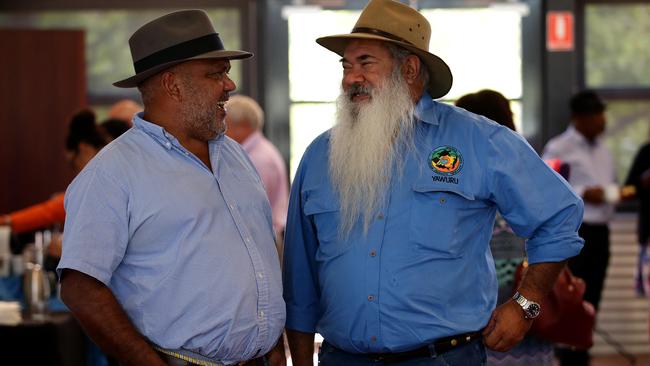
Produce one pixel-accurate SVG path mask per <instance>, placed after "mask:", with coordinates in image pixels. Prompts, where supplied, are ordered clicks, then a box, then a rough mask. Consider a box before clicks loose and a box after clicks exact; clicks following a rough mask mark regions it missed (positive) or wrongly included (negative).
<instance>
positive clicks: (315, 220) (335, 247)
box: [303, 188, 349, 260]
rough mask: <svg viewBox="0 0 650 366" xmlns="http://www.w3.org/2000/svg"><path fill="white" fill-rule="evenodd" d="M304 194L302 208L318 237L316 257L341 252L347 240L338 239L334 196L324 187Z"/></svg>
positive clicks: (328, 256)
mask: <svg viewBox="0 0 650 366" xmlns="http://www.w3.org/2000/svg"><path fill="white" fill-rule="evenodd" d="M306 196H307V198H306V199H305V205H304V209H303V210H304V213H305V216H307V217H308V218H309V219H310V221H311V222H312V224H313V225H314V230H315V231H316V237H317V238H318V252H317V253H316V259H317V260H324V259H328V258H332V257H334V256H337V255H339V254H341V253H343V252H344V251H345V248H346V242H349V240H339V232H338V227H339V219H340V212H339V206H338V204H337V202H338V201H337V200H336V198H335V196H334V195H333V194H332V193H330V191H329V190H326V189H324V188H318V189H315V190H312V191H310V192H308V194H307V195H306Z"/></svg>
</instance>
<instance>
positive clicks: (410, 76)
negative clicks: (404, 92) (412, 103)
mask: <svg viewBox="0 0 650 366" xmlns="http://www.w3.org/2000/svg"><path fill="white" fill-rule="evenodd" d="M420 67H422V61H420V58H419V57H417V56H416V55H413V54H411V55H408V56H406V59H404V62H403V63H402V76H403V77H404V80H406V82H407V83H408V84H409V85H412V84H414V83H415V82H416V81H417V80H418V75H419V74H420Z"/></svg>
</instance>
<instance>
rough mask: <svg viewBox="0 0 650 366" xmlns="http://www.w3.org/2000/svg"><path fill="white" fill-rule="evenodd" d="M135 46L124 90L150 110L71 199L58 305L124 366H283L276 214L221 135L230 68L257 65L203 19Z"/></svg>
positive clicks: (192, 15)
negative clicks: (236, 63) (252, 364)
mask: <svg viewBox="0 0 650 366" xmlns="http://www.w3.org/2000/svg"><path fill="white" fill-rule="evenodd" d="M129 45H130V47H131V55H132V57H133V60H134V68H135V70H136V74H135V75H134V76H132V77H129V78H127V79H124V80H121V81H119V82H116V83H115V84H114V85H115V86H118V87H123V88H130V87H138V90H139V91H140V93H141V95H142V100H143V102H144V106H145V110H144V112H143V113H139V114H137V115H136V116H135V117H134V127H133V128H131V129H130V130H129V131H127V132H126V133H125V134H124V135H122V136H121V137H120V138H119V139H117V140H115V141H113V142H112V143H111V144H110V145H108V146H107V147H106V148H104V149H103V150H102V151H101V152H100V153H99V154H98V155H97V156H95V158H94V159H93V160H92V161H91V162H90V163H89V164H88V165H87V166H86V167H85V168H84V170H83V171H82V172H81V173H80V174H79V175H78V176H77V177H76V178H75V180H74V181H73V182H72V184H71V185H70V187H69V188H68V190H67V192H66V211H67V214H68V215H67V217H66V225H65V232H64V236H63V239H64V242H63V255H62V257H61V262H60V263H59V267H58V271H59V273H60V275H61V276H60V277H61V297H62V299H63V301H64V302H65V304H66V305H68V307H69V308H70V310H71V311H72V312H73V313H74V315H75V316H76V317H77V319H78V320H79V322H80V323H81V325H82V327H83V328H84V330H85V331H86V332H87V334H88V335H89V336H90V337H91V338H92V339H93V340H94V341H95V343H97V344H98V345H99V346H100V347H101V348H102V349H103V350H104V351H105V352H106V353H107V354H109V355H112V356H114V357H115V358H117V359H118V361H119V362H120V364H121V365H147V366H162V365H166V364H167V363H170V364H173V365H195V364H197V365H198V364H200V365H221V364H225V365H233V364H237V363H239V362H241V361H247V360H256V362H257V361H258V360H259V359H260V358H262V357H265V358H266V360H265V361H264V362H268V363H270V364H271V365H284V364H285V358H284V352H283V350H282V342H278V339H279V338H280V336H281V334H282V330H283V325H284V319H285V309H284V302H283V301H282V289H281V275H280V266H279V262H278V256H277V252H276V249H275V246H274V243H273V226H272V223H271V209H270V207H269V204H268V199H267V198H266V194H265V192H264V189H263V187H262V185H261V181H260V178H259V176H258V175H257V173H256V171H255V168H254V167H253V165H252V164H251V163H250V161H249V159H248V157H247V156H246V152H245V151H244V150H243V149H242V148H241V147H240V146H239V145H238V144H237V143H235V142H234V141H232V140H231V139H229V138H227V137H225V136H224V130H225V123H224V118H225V114H226V111H225V109H224V105H225V103H226V101H227V100H228V96H229V94H230V92H232V91H233V90H235V87H236V86H235V84H234V82H233V81H232V80H231V79H230V77H229V76H228V72H229V70H230V60H234V59H244V58H249V57H251V56H252V54H250V53H249V52H245V51H236V50H225V49H224V48H223V43H222V42H221V40H220V39H219V36H218V34H217V33H216V31H215V30H214V28H213V26H212V22H211V20H210V19H209V18H208V15H207V14H206V13H205V12H204V11H202V10H185V11H177V12H173V13H171V14H167V15H165V16H162V17H160V18H157V19H155V20H153V21H151V22H149V23H147V24H145V25H143V26H142V27H140V28H139V29H138V30H137V31H136V32H135V33H134V34H133V36H132V37H131V38H130V40H129ZM276 344H277V347H275V346H276ZM260 362H261V361H260Z"/></svg>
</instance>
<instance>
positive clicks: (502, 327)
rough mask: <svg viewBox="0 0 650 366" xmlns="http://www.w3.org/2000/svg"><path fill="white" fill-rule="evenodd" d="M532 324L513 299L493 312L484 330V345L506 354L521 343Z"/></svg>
mask: <svg viewBox="0 0 650 366" xmlns="http://www.w3.org/2000/svg"><path fill="white" fill-rule="evenodd" d="M532 324H533V321H532V320H529V319H526V318H524V312H523V310H522V309H521V306H519V304H517V303H516V302H515V301H514V300H512V299H511V300H509V301H508V302H506V303H505V304H503V305H501V306H499V307H498V308H496V309H495V310H494V312H492V317H491V318H490V321H489V322H488V325H487V326H486V327H485V329H483V343H484V344H485V346H486V347H487V348H489V349H491V350H494V351H498V352H506V351H508V350H509V349H511V348H512V347H514V346H516V345H517V343H519V342H521V340H522V339H523V338H524V336H525V335H526V333H527V332H528V330H529V329H530V327H531V325H532Z"/></svg>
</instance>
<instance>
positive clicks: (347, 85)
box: [341, 40, 394, 103]
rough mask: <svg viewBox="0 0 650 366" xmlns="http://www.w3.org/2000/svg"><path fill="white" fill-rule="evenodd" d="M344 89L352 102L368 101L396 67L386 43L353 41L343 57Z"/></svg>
mask: <svg viewBox="0 0 650 366" xmlns="http://www.w3.org/2000/svg"><path fill="white" fill-rule="evenodd" d="M341 64H342V66H343V81H342V86H343V90H344V91H345V92H346V93H348V95H349V96H350V99H351V101H352V102H355V103H359V102H367V101H368V100H370V99H371V98H372V97H371V93H372V90H374V89H376V88H379V87H381V85H382V83H383V82H384V81H385V80H386V79H387V78H388V77H390V75H391V73H392V72H393V69H394V61H393V57H392V56H391V54H390V50H389V49H388V47H387V46H386V44H385V43H383V42H380V41H374V40H354V41H351V42H350V43H349V44H348V45H347V47H346V48H345V51H344V52H343V58H342V59H341Z"/></svg>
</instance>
